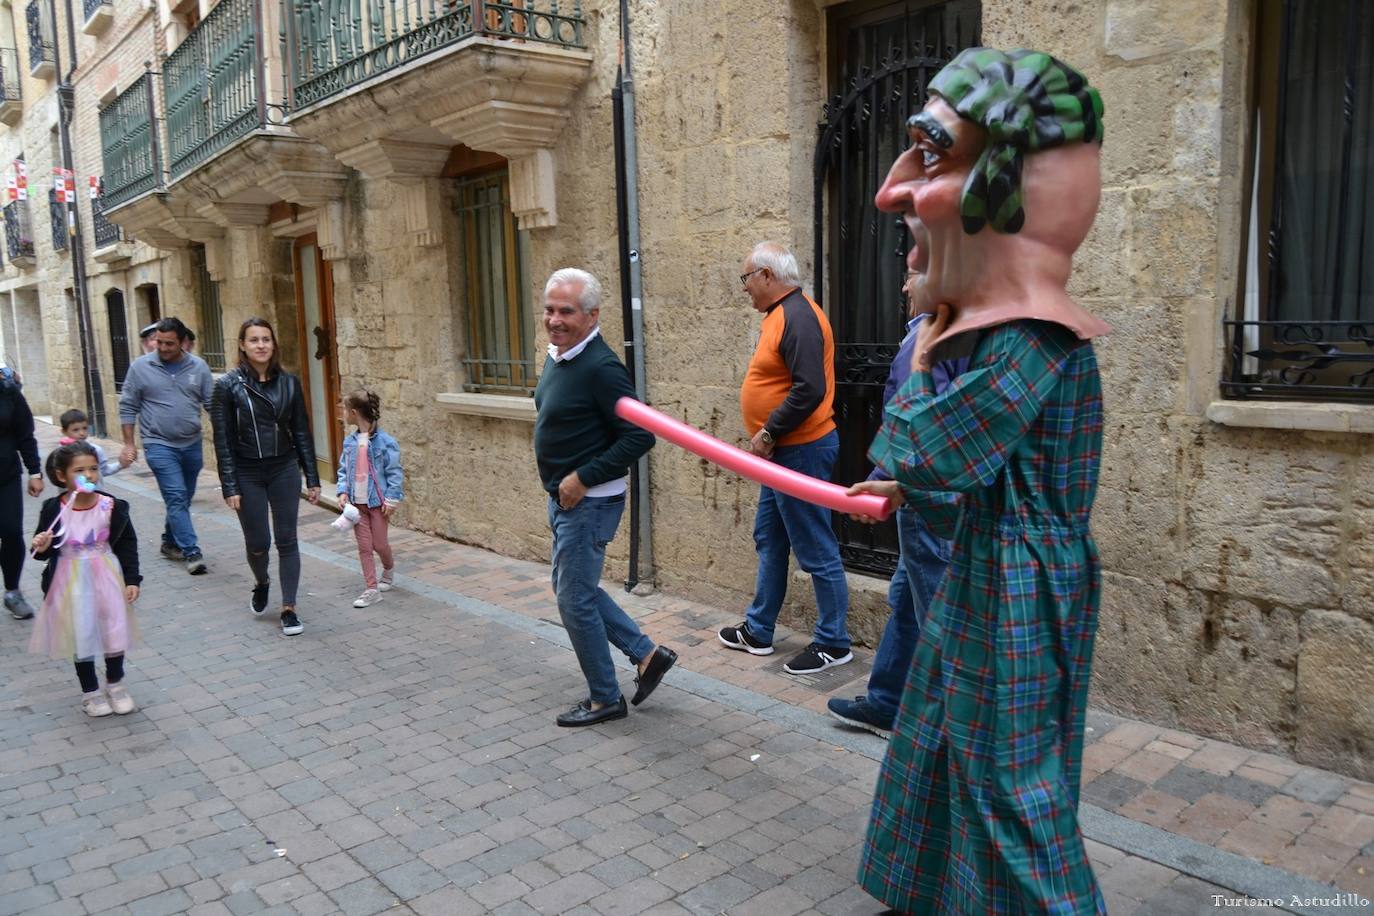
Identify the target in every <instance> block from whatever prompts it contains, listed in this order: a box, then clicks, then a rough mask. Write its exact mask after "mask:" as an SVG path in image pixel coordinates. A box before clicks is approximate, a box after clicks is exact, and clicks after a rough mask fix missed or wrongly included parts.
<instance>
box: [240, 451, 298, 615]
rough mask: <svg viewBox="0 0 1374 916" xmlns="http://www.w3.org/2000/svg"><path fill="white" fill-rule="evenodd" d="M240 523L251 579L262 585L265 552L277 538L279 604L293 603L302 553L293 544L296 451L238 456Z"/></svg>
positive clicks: (296, 481)
mask: <svg viewBox="0 0 1374 916" xmlns="http://www.w3.org/2000/svg"><path fill="white" fill-rule="evenodd" d="M236 470H237V472H238V474H237V476H238V483H239V496H241V497H242V500H241V502H240V503H239V525H240V526H241V527H242V528H243V545H244V547H246V548H247V549H248V567H249V568H250V569H252V570H253V580H254V582H256V583H257V584H259V585H261V584H263V583H266V582H268V581H270V577H269V575H268V572H267V565H268V556H267V551H268V550H269V549H271V547H272V538H273V536H275V537H276V540H277V560H278V566H279V567H280V575H281V603H282V604H283V605H292V606H294V605H295V604H296V587H297V586H298V585H299V584H300V581H301V552H300V547H299V545H297V543H296V516H297V514H298V511H299V509H300V502H301V469H300V466H299V465H298V464H296V456H295V453H294V452H293V453H291V454H288V455H281V456H279V457H276V458H262V459H255V458H240V459H238V467H237V469H236ZM269 510H270V511H271V513H272V530H271V532H270V533H269V532H268V530H267V514H268V511H269Z"/></svg>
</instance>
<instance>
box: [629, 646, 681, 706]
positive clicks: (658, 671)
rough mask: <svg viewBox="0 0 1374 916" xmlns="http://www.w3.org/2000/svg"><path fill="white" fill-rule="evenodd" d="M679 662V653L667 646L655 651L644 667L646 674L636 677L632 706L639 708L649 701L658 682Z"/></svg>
mask: <svg viewBox="0 0 1374 916" xmlns="http://www.w3.org/2000/svg"><path fill="white" fill-rule="evenodd" d="M676 662H677V653H676V652H674V651H673V650H672V649H669V648H668V647H667V646H659V647H658V648H656V649H654V654H653V655H651V656H649V664H647V665H645V666H644V673H643V674H639V675H636V676H635V695H634V697H633V698H632V699H631V700H630V705H632V706H638V705H639V704H640V703H643V702H644V701H645V700H647V699H649V694H651V693H653V692H654V688H655V687H657V686H658V682H659V681H661V680H663V675H665V674H667V673H668V669H669V668H671V667H673V665H674V664H675V663H676Z"/></svg>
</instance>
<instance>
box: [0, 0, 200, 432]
mask: <svg viewBox="0 0 1374 916" xmlns="http://www.w3.org/2000/svg"><path fill="white" fill-rule="evenodd" d="M66 15H67V9H66V6H65V5H64V4H61V3H54V2H53V0H36V2H31V3H22V2H19V0H13V2H10V3H5V4H3V5H0V76H3V81H4V87H5V89H4V92H5V95H4V103H3V106H4V109H3V110H4V113H5V115H6V116H5V117H4V118H3V119H2V120H3V121H4V125H5V126H4V127H0V165H3V170H4V172H5V175H6V179H7V183H10V184H17V183H18V179H19V174H20V168H19V166H18V165H17V163H18V162H19V161H20V160H22V161H23V163H24V166H23V172H25V173H26V176H27V184H28V187H27V199H26V200H21V199H15V200H11V199H10V198H11V195H10V193H9V191H8V188H7V190H6V192H5V193H6V196H5V199H4V201H3V203H4V204H5V206H6V208H7V218H6V223H5V249H4V251H3V261H4V271H3V273H0V360H4V361H7V362H9V363H10V364H12V365H15V366H16V367H17V368H18V369H19V370H20V372H21V373H22V375H23V376H24V379H25V392H26V394H27V395H28V398H29V400H30V402H31V404H32V405H33V407H34V410H35V412H36V413H39V414H51V415H52V416H53V417H54V418H56V417H57V416H58V415H60V414H61V413H62V412H63V411H65V410H67V409H70V408H73V407H76V408H81V409H83V410H86V411H87V412H88V413H92V414H93V415H94V417H93V418H94V419H96V420H97V421H98V423H99V425H101V426H102V427H103V428H104V429H105V431H107V432H108V433H110V434H111V435H113V436H115V437H117V436H118V419H117V418H118V398H119V385H120V383H121V381H122V379H123V370H124V368H125V367H127V365H128V362H129V360H130V359H132V358H134V357H137V356H138V355H139V352H140V351H139V349H138V345H139V342H138V329H139V328H141V327H143V326H144V325H146V324H147V323H148V322H149V321H150V320H152V319H153V318H156V317H160V316H162V315H169V314H182V315H184V316H186V317H187V320H188V323H190V324H193V325H195V324H198V323H199V317H200V316H199V313H198V306H197V300H196V297H195V295H194V286H193V281H194V274H193V272H192V270H191V264H190V262H189V261H188V259H187V258H186V257H185V256H184V255H181V254H180V253H176V252H167V251H164V250H162V249H159V248H155V247H152V246H150V245H147V244H143V243H140V242H138V241H136V240H134V239H133V238H131V237H130V236H128V235H127V233H122V232H121V231H120V229H119V227H118V226H116V225H114V224H112V223H110V222H109V221H107V220H104V219H103V215H102V214H100V212H99V211H100V202H99V201H98V200H96V199H93V197H92V194H91V190H90V182H91V180H92V179H94V180H96V181H97V182H99V181H100V178H101V175H102V173H103V164H102V155H101V135H100V124H99V118H98V113H99V108H100V105H101V103H102V100H108V99H109V98H110V97H112V96H113V95H114V94H115V93H116V92H117V91H118V89H119V88H120V87H121V86H122V85H127V84H128V83H129V82H131V81H132V80H133V79H135V78H136V77H137V76H138V75H139V74H141V73H143V72H144V68H145V65H147V64H151V63H152V62H153V61H155V60H156V59H157V54H158V51H157V49H158V47H159V46H160V45H161V30H160V29H159V27H158V19H157V14H156V11H155V10H154V9H153V7H152V6H151V5H150V4H144V3H141V2H137V0H135V2H121V3H112V2H104V3H98V2H91V0H87V2H84V3H74V4H72V15H73V17H74V21H73V22H70V23H69V22H68V21H67V19H66ZM60 84H67V85H70V86H71V88H72V106H71V120H70V125H69V130H68V132H67V135H68V141H67V142H68V143H69V144H70V160H68V159H67V158H66V157H65V156H64V154H63V147H62V143H63V140H62V132H61V131H60V130H59V126H58V122H59V118H61V116H62V109H61V103H60V91H59V85H60ZM67 161H70V162H71V164H72V167H71V169H70V171H71V172H72V175H71V179H70V184H71V188H72V190H73V194H72V198H71V200H70V202H65V201H64V202H55V201H54V200H53V197H54V195H53V193H52V190H53V188H54V169H59V168H64V167H65V165H64V164H65V163H66V162H67ZM97 189H98V185H97ZM13 196H15V197H18V196H19V195H18V194H17V193H16V194H14V195H13ZM78 236H79V238H78ZM78 250H80V257H81V260H82V264H83V267H84V278H83V279H82V280H78V278H77V276H76V273H75V270H74V265H73V263H72V260H73V257H75V256H76V254H75V252H76V251H78ZM83 286H84V290H85V295H86V297H87V299H88V304H87V314H88V315H89V321H90V333H89V336H88V338H87V343H86V351H88V352H85V353H83V346H82V341H81V330H80V329H81V319H80V315H79V306H78V290H79V289H82V288H83ZM87 366H91V367H94V369H93V372H91V373H88V372H87ZM90 376H94V379H97V380H98V382H99V385H98V388H99V390H98V391H96V390H94V388H95V386H94V385H92V384H91V382H92V379H91V378H90ZM93 408H94V409H93Z"/></svg>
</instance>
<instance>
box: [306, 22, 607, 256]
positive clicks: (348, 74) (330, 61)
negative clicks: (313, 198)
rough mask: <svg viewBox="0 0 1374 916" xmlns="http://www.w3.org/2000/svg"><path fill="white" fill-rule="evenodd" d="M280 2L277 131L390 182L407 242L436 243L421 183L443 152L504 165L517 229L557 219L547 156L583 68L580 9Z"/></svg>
mask: <svg viewBox="0 0 1374 916" xmlns="http://www.w3.org/2000/svg"><path fill="white" fill-rule="evenodd" d="M284 7H285V8H286V21H285V23H284V25H285V37H286V46H287V47H288V49H290V51H289V52H288V55H287V58H288V59H287V61H286V68H287V78H288V82H289V84H290V86H291V87H292V90H291V100H290V101H291V111H290V114H289V115H288V116H287V123H288V124H289V125H290V126H291V128H292V129H293V130H294V131H295V132H296V133H298V134H300V135H301V136H303V137H308V138H311V139H313V140H315V141H316V142H318V143H320V144H321V145H323V146H326V147H328V148H329V149H330V151H332V152H333V153H334V155H335V156H336V157H337V159H338V160H339V161H340V162H342V163H344V164H345V165H348V166H351V167H352V168H355V169H357V170H358V171H359V172H361V173H363V174H364V175H366V176H367V177H369V178H372V179H384V180H388V181H391V182H394V183H396V184H397V185H399V186H400V188H401V191H402V199H403V200H404V202H405V208H406V224H407V229H408V230H409V231H410V232H411V234H412V238H413V241H414V243H415V244H416V245H419V246H433V245H438V244H439V243H440V241H441V238H442V234H441V231H440V225H441V209H440V208H441V206H442V204H441V201H442V200H443V196H442V195H441V194H439V193H437V189H436V187H435V186H434V183H435V182H436V181H437V180H438V176H439V175H440V173H441V172H442V170H443V168H444V165H445V162H446V161H448V158H449V154H450V152H451V150H452V148H453V147H454V146H456V145H463V146H466V147H469V148H471V149H474V150H482V151H486V152H491V153H496V154H499V155H501V156H504V157H505V158H506V159H507V160H508V162H509V172H510V188H511V210H512V212H513V213H514V215H515V218H516V220H517V222H518V224H519V226H520V228H522V229H532V228H540V227H546V226H553V225H555V224H556V223H557V220H558V210H557V204H556V193H555V169H554V152H553V151H554V147H555V143H556V141H557V138H558V135H559V133H560V131H561V130H562V128H563V125H564V123H565V122H566V121H567V119H568V117H569V108H570V106H571V104H572V100H573V97H574V95H575V94H576V93H577V92H578V90H579V89H580V88H581V86H582V85H583V84H584V83H585V82H586V80H587V78H588V76H589V75H590V73H591V63H592V57H591V55H590V54H589V53H588V52H587V50H586V42H585V36H584V31H583V30H584V28H585V22H584V19H583V12H582V4H581V3H580V2H566V0H565V2H562V3H560V2H559V0H504V2H503V0H446V2H442V3H430V2H419V0H382V2H377V3H367V4H353V5H351V6H348V5H345V7H346V8H343V7H340V6H339V5H337V4H329V3H326V2H323V0H286V2H285V3H284ZM340 16H343V17H344V18H345V19H346V20H347V21H340V19H339V17H340Z"/></svg>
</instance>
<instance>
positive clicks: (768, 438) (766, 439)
mask: <svg viewBox="0 0 1374 916" xmlns="http://www.w3.org/2000/svg"><path fill="white" fill-rule="evenodd" d="M759 435H760V436H761V437H762V438H763V444H764V445H772V444H773V434H772V433H770V432H769V431H768V427H766V426H765V427H764V428H763V429H761V430H759Z"/></svg>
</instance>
